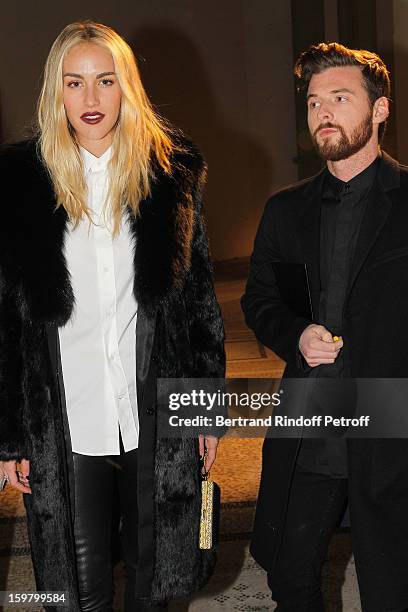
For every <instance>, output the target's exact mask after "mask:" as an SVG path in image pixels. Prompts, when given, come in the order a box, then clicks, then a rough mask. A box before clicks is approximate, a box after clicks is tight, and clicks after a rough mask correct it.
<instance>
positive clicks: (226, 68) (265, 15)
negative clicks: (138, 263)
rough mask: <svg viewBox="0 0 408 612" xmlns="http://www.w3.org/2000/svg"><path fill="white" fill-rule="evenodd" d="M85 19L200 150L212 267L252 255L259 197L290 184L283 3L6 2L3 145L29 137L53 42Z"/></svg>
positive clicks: (291, 136) (287, 24)
mask: <svg viewBox="0 0 408 612" xmlns="http://www.w3.org/2000/svg"><path fill="white" fill-rule="evenodd" d="M84 7H86V8H84ZM84 18H92V19H95V20H99V21H102V22H104V23H107V24H108V25H111V26H112V27H114V28H115V29H117V30H118V31H119V33H121V34H122V35H123V36H125V38H127V40H128V41H129V42H130V43H131V44H132V46H133V48H134V50H135V51H136V53H137V54H138V55H139V56H141V57H142V58H143V60H142V62H141V68H142V73H143V78H144V82H145V84H146V86H147V89H148V91H149V93H150V95H151V98H152V100H153V102H154V103H155V104H156V105H158V107H159V110H160V111H161V112H162V114H164V115H166V116H167V117H168V118H169V119H170V120H172V121H173V122H175V123H176V124H177V125H179V126H180V127H181V128H182V129H184V130H185V131H186V132H188V133H189V134H191V136H192V137H193V138H194V139H195V140H196V141H197V143H198V144H199V146H200V147H201V149H202V150H203V151H204V153H205V155H206V157H207V160H208V163H209V168H210V174H209V182H208V187H207V191H206V209H207V220H208V229H209V233H210V238H211V247H212V254H213V259H215V260H223V259H229V258H232V257H239V256H243V255H247V254H249V252H250V250H251V248H252V241H253V237H254V233H255V229H256V226H257V224H258V220H259V217H260V214H261V212H262V209H263V205H264V201H265V199H266V197H267V196H268V195H269V194H270V193H271V192H272V191H273V190H274V189H276V188H278V187H280V186H282V185H285V184H287V183H289V182H291V181H293V180H295V178H296V167H295V164H294V162H293V159H294V157H295V155H296V138H295V120H294V108H293V83H292V77H291V67H292V50H291V49H292V45H291V19H290V2H289V1H288V0H278V1H273V2H271V1H270V0H253V1H250V0H222V1H219V0H207V2H196V1H194V0H165V1H164V0H117V1H116V2H112V0H87V2H86V3H85V2H83V0H81V1H79V0H70V2H69V3H68V2H58V3H56V2H55V1H52V2H51V1H50V0H43V1H42V2H31V0H21V1H20V2H19V3H11V2H10V1H9V2H4V3H2V16H1V23H0V54H1V58H2V72H1V74H2V78H1V80H0V105H1V106H0V108H1V115H0V117H1V122H0V123H1V126H2V138H3V140H6V139H7V140H10V139H16V138H21V137H22V136H23V135H24V133H25V131H26V128H27V126H29V124H30V121H31V118H32V114H33V109H34V105H35V99H36V95H37V93H38V86H39V81H40V73H41V69H42V65H43V62H44V60H45V57H46V54H47V52H48V49H49V47H50V45H51V43H52V41H53V39H54V38H55V36H56V35H57V33H58V32H59V31H60V30H61V29H62V27H63V26H64V25H66V24H67V23H69V22H71V21H74V20H76V19H84Z"/></svg>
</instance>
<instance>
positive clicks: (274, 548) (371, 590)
mask: <svg viewBox="0 0 408 612" xmlns="http://www.w3.org/2000/svg"><path fill="white" fill-rule="evenodd" d="M295 74H296V76H297V77H298V79H299V83H300V88H299V89H301V90H304V92H305V94H306V101H307V113H308V124H309V129H310V134H311V137H312V139H313V142H314V144H315V146H316V148H317V149H318V151H319V153H320V155H321V156H322V157H323V159H324V160H325V161H326V167H325V168H324V170H323V171H322V172H320V173H319V174H318V175H317V176H315V177H313V178H311V179H307V180H306V181H303V182H301V183H298V184H296V185H294V186H291V187H289V188H288V189H285V190H282V191H280V192H279V193H277V194H275V195H274V196H272V197H271V198H270V200H269V201H268V202H267V205H266V208H265V211H264V214H263V217H262V220H261V223H260V226H259V229H258V233H257V236H256V240H255V246H254V252H253V255H252V259H251V269H250V276H249V279H248V283H247V287H246V292H245V295H244V296H243V299H242V306H243V310H244V312H245V315H246V321H247V324H248V325H249V327H251V328H252V329H253V330H254V332H255V334H256V336H257V338H258V339H259V340H260V341H261V342H262V343H263V344H265V345H266V346H268V347H270V348H271V349H273V350H274V351H275V352H276V353H277V354H278V355H280V356H281V357H282V358H283V359H284V360H285V361H286V363H287V365H286V370H285V377H290V378H302V377H303V378H305V377H308V378H311V377H313V378H320V379H321V380H322V379H324V380H327V379H332V380H333V379H334V380H335V381H336V380H337V381H338V382H339V381H342V382H341V387H340V388H341V389H342V394H341V395H340V396H339V397H338V398H337V399H338V402H337V403H340V404H341V403H343V404H344V412H345V413H347V412H348V410H350V406H349V400H350V394H349V392H350V389H349V386H350V385H349V384H347V381H350V380H352V379H356V378H394V377H401V378H406V377H408V359H407V355H406V347H407V345H408V326H407V325H406V324H405V321H406V317H407V314H406V313H408V231H407V228H408V171H407V169H406V168H404V167H402V166H400V165H399V164H398V163H397V162H395V161H394V160H392V159H391V158H390V157H389V156H388V155H387V154H386V153H385V152H383V151H381V150H380V149H379V142H380V140H381V137H382V135H383V133H384V129H385V123H386V120H387V117H388V114H389V94H390V81H389V76H388V71H387V69H386V67H385V65H384V63H383V62H382V60H381V59H380V58H379V57H378V56H377V55H375V54H374V53H370V52H368V51H354V50H351V49H347V48H345V47H344V46H342V45H339V44H337V43H331V44H325V43H322V44H318V45H315V46H312V47H311V48H310V49H309V50H307V51H306V52H305V53H303V54H302V55H301V56H300V58H299V60H298V62H297V64H296V66H295ZM274 261H285V262H296V263H305V264H306V267H307V271H308V277H309V284H310V295H311V302H312V307H313V313H314V315H313V320H311V319H310V318H308V317H305V316H304V315H302V316H300V315H299V314H298V313H296V312H294V311H293V310H291V309H290V308H289V307H288V306H287V305H286V303H285V302H284V300H283V299H282V298H281V295H280V293H279V290H278V287H277V282H276V279H275V276H274V274H273V271H272V266H271V262H274ZM336 336H337V338H336ZM322 388H323V389H324V388H325V387H324V385H322ZM326 401H327V405H328V409H330V408H331V406H329V398H328V397H326V398H325V397H324V394H323V396H322V394H320V395H319V397H315V398H314V402H315V404H314V405H317V404H319V402H320V407H322V406H323V410H324V408H325V402H326ZM347 499H348V502H349V508H350V520H351V531H352V539H353V550H354V554H355V561H356V568H357V575H358V581H359V588H360V597H361V601H362V608H363V610H364V611H365V612H385V611H388V612H391V611H392V612H402V611H403V610H408V518H407V517H408V441H407V440H404V439H388V440H387V439H353V440H351V439H349V440H347V442H346V441H345V440H343V439H315V440H314V439H308V438H303V439H302V440H299V439H281V438H279V439H277V438H272V437H271V438H266V439H265V442H264V448H263V468H262V476H261V485H260V492H259V499H258V505H257V512H256V519H255V525H254V536H253V541H252V545H251V552H252V554H253V556H254V557H255V559H256V560H257V561H258V562H259V563H260V564H261V565H262V566H263V567H264V568H265V569H266V570H267V572H268V583H269V586H270V588H271V590H272V597H273V599H275V600H276V601H277V603H278V607H277V610H279V611H280V612H284V611H285V612H287V611H291V612H292V611H296V612H301V611H308V612H320V611H322V610H323V609H324V608H323V600H322V594H321V589H320V582H321V568H322V564H323V562H324V559H325V556H326V553H327V547H328V543H329V540H330V536H331V534H332V532H333V529H334V527H335V526H336V525H337V524H338V521H339V519H340V518H341V515H342V513H343V511H344V507H345V504H346V502H347Z"/></svg>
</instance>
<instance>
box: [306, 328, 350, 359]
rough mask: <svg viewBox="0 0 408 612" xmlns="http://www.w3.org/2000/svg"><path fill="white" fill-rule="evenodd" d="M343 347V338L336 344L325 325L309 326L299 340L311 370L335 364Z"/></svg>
mask: <svg viewBox="0 0 408 612" xmlns="http://www.w3.org/2000/svg"><path fill="white" fill-rule="evenodd" d="M342 346H343V340H342V339H341V338H339V340H337V341H336V342H334V341H333V338H332V335H331V333H330V332H329V331H328V330H327V329H326V328H325V327H323V325H316V324H315V323H312V324H311V325H308V326H307V327H306V329H305V330H303V333H302V335H301V336H300V339H299V350H300V352H301V353H302V355H303V357H304V358H305V360H306V363H307V365H308V366H310V367H311V368H315V367H316V366H318V365H321V364H323V363H334V362H335V361H336V358H337V355H338V354H339V351H340V349H341V348H342Z"/></svg>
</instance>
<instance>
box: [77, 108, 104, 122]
mask: <svg viewBox="0 0 408 612" xmlns="http://www.w3.org/2000/svg"><path fill="white" fill-rule="evenodd" d="M104 117H105V115H104V114H103V113H98V112H97V111H94V112H89V113H84V114H83V115H81V119H82V121H83V122H84V123H88V124H89V125H95V124H96V123H100V122H101V121H102V119H103V118H104Z"/></svg>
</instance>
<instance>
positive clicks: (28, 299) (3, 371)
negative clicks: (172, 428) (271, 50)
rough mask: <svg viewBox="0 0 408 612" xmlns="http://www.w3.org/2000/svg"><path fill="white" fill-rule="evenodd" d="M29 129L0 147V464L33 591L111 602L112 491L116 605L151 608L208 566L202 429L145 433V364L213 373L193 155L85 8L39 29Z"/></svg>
mask: <svg viewBox="0 0 408 612" xmlns="http://www.w3.org/2000/svg"><path fill="white" fill-rule="evenodd" d="M38 124H39V133H38V138H36V139H33V140H30V141H26V142H22V143H18V144H16V145H11V146H8V147H5V148H3V150H2V152H1V155H0V168H1V170H0V172H1V178H2V185H3V188H2V205H3V206H2V208H3V215H4V218H3V222H2V224H1V229H0V233H1V242H0V244H1V251H0V399H1V412H0V461H1V463H0V477H1V475H2V473H3V474H4V475H5V476H6V477H7V478H8V480H9V483H10V484H11V485H12V486H13V487H15V488H16V489H18V490H20V491H22V492H23V493H25V495H24V501H25V505H26V509H27V519H28V529H29V537H30V543H31V550H32V558H33V563H34V570H35V576H36V583H37V588H38V590H43V591H65V592H67V594H68V598H69V603H68V604H67V607H68V609H69V610H70V611H74V610H84V611H85V610H86V611H90V610H98V611H99V612H100V611H101V610H111V609H112V598H113V587H112V567H111V561H110V557H111V555H110V550H111V537H110V533H111V530H110V527H111V522H112V516H113V513H114V512H113V511H114V507H113V500H114V498H115V497H116V496H117V495H116V494H115V491H116V490H118V497H119V500H120V511H121V515H122V547H123V555H124V562H125V569H126V590H125V607H124V609H125V610H143V609H145V608H146V609H150V610H154V609H156V608H157V609H163V607H164V606H165V602H166V601H167V600H169V599H171V598H174V597H180V596H186V595H188V594H189V593H191V592H192V591H194V590H195V589H197V588H199V587H200V586H201V585H202V584H204V582H205V581H206V579H207V578H208V577H209V575H210V574H211V571H212V568H213V565H214V561H215V558H214V553H213V552H209V551H200V550H199V548H198V544H197V542H198V536H197V533H198V527H199V513H200V494H199V485H200V477H199V453H200V454H201V455H202V454H203V453H204V446H205V447H206V448H207V452H208V455H207V461H206V468H207V469H209V467H210V466H211V464H212V462H213V460H214V458H215V453H216V446H217V439H216V438H215V437H212V436H210V435H208V433H207V434H204V435H205V438H204V437H203V436H200V440H199V441H198V440H197V439H161V438H160V437H158V436H157V435H156V428H155V412H156V411H155V402H156V379H157V377H167V378H170V377H174V378H177V377H191V378H192V377H220V376H223V373H224V350H223V326H222V321H221V317H220V311H219V307H218V305H217V302H216V299H215V296H214V290H213V285H212V280H211V272H210V264H209V259H208V248H207V240H206V235H205V230H204V225H203V219H202V215H201V191H202V187H203V183H204V179H205V171H206V169H205V163H204V161H203V159H202V157H201V155H200V153H199V152H198V151H197V149H196V148H195V147H194V146H193V145H192V143H190V142H188V141H187V140H186V139H185V138H184V137H183V136H182V135H180V134H179V133H177V132H176V131H174V130H171V129H170V128H169V127H168V126H167V125H166V124H165V123H164V122H163V121H162V120H161V119H160V118H159V117H158V116H157V115H156V114H155V113H154V111H153V109H152V107H151V105H150V103H149V101H148V99H147V96H146V93H145V91H144V89H143V86H142V84H141V81H140V76H139V73H138V70H137V67H136V63H135V59H134V56H133V53H132V51H131V49H130V48H129V47H128V45H127V44H126V43H125V42H124V40H123V39H122V38H121V37H120V36H118V34H116V33H115V32H114V31H113V30H111V29H110V28H107V27H106V26H103V25H101V24H96V23H94V22H90V21H86V22H80V23H74V24H71V25H69V26H67V27H66V28H65V29H64V30H63V31H62V32H61V34H60V35H59V36H58V38H57V39H56V41H55V42H54V44H53V46H52V48H51V51H50V54H49V57H48V59H47V62H46V66H45V72H44V83H43V87H42V91H41V95H40V99H39V105H38ZM135 337H136V343H135ZM18 462H20V467H19V470H17V468H18V465H17V463H18ZM48 609H52V606H51V607H49V608H48Z"/></svg>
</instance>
